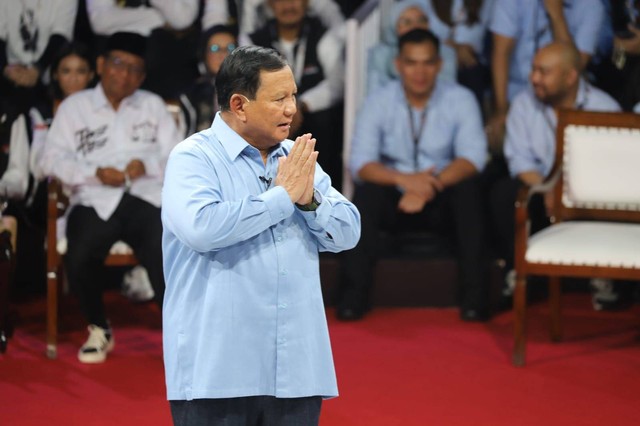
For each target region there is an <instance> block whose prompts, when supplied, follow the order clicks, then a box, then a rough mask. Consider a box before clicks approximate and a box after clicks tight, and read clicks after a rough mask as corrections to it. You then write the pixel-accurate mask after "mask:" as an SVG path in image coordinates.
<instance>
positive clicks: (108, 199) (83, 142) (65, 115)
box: [43, 32, 180, 363]
mask: <svg viewBox="0 0 640 426" xmlns="http://www.w3.org/2000/svg"><path fill="white" fill-rule="evenodd" d="M145 45H146V40H145V38H144V37H143V36H141V35H139V34H134V33H126V32H118V33H115V34H113V35H112V36H110V37H109V38H108V40H107V45H106V50H105V52H104V54H103V55H101V56H99V57H98V61H97V72H98V75H99V76H100V83H99V84H98V85H97V86H96V87H95V88H94V89H91V90H85V91H82V92H80V93H76V94H74V95H72V96H70V97H69V98H67V99H65V100H64V101H63V102H62V104H60V107H59V108H58V111H57V113H56V116H55V119H54V121H53V123H52V125H51V128H50V130H49V134H48V136H47V141H46V143H45V151H44V159H43V170H44V172H45V173H46V174H47V175H53V176H55V177H57V178H58V179H60V180H61V181H62V182H63V184H65V185H67V186H69V187H71V189H72V192H71V197H70V204H71V211H70V213H69V216H68V219H67V240H68V250H67V255H66V256H65V271H66V273H67V277H68V280H69V284H70V286H71V288H72V289H73V290H74V291H75V292H76V293H77V295H78V298H79V302H80V306H81V308H82V310H83V313H84V315H85V317H86V319H87V321H88V323H89V324H90V325H89V327H88V329H89V338H88V340H87V341H86V343H85V344H84V345H83V346H82V347H81V348H80V350H79V352H78V359H79V360H80V361H81V362H85V363H96V362H103V361H104V360H105V359H106V356H107V352H109V351H111V350H112V349H113V347H114V342H115V341H114V337H113V333H112V330H111V327H110V324H109V321H108V319H107V316H106V312H105V307H104V302H103V300H102V290H103V289H102V284H103V283H102V281H101V280H100V277H101V274H100V272H99V271H101V270H102V268H103V267H104V266H103V262H104V259H105V257H106V256H107V255H108V253H109V250H110V248H111V246H112V245H113V244H114V243H115V242H116V241H118V240H122V241H124V242H126V243H128V244H129V245H130V246H131V247H132V248H133V250H134V251H135V253H136V256H137V257H138V259H139V260H140V263H141V264H142V265H143V266H144V267H145V268H146V269H147V271H148V274H149V278H150V281H151V283H152V285H153V289H154V292H155V300H156V302H157V303H158V305H161V304H162V300H163V294H164V278H163V274H162V249H161V238H162V224H161V222H160V208H159V206H160V198H161V195H160V192H161V187H162V179H163V169H164V164H165V161H166V158H167V157H168V155H169V151H170V150H171V149H172V148H173V146H174V145H175V144H176V143H177V142H178V141H179V139H180V135H179V134H178V132H177V129H176V127H175V123H174V120H173V119H172V118H171V116H170V115H169V113H168V112H167V109H166V107H165V104H164V102H163V101H162V99H160V98H159V97H157V96H156V95H153V94H151V93H149V92H146V91H143V90H139V87H140V85H141V84H142V81H143V80H144V77H145V68H144V56H145Z"/></svg>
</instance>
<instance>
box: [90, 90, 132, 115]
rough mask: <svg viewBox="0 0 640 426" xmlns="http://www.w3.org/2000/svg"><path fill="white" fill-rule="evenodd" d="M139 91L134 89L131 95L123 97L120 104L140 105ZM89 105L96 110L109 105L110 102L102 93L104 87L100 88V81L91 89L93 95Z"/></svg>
mask: <svg viewBox="0 0 640 426" xmlns="http://www.w3.org/2000/svg"><path fill="white" fill-rule="evenodd" d="M139 93H140V91H139V90H136V91H135V92H133V94H132V95H131V96H128V97H126V98H124V99H123V100H122V101H121V102H120V105H130V106H132V107H134V108H138V107H140V94H139ZM91 105H92V106H93V108H94V109H96V110H98V109H100V108H104V107H110V108H112V107H111V103H110V102H109V100H108V99H107V96H106V95H105V94H104V89H103V88H102V83H98V84H97V85H96V87H95V89H94V90H93V95H92V96H91Z"/></svg>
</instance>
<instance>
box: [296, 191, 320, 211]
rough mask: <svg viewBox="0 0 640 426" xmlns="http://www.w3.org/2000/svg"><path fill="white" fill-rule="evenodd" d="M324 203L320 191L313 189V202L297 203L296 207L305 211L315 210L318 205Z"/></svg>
mask: <svg viewBox="0 0 640 426" xmlns="http://www.w3.org/2000/svg"><path fill="white" fill-rule="evenodd" d="M321 203H322V197H321V196H320V194H319V193H318V191H316V190H315V188H314V189H313V197H312V198H311V202H310V203H309V204H305V205H300V204H298V203H296V207H297V208H299V209H300V210H302V211H303V212H313V211H315V210H316V209H317V208H318V206H319V205H320V204H321Z"/></svg>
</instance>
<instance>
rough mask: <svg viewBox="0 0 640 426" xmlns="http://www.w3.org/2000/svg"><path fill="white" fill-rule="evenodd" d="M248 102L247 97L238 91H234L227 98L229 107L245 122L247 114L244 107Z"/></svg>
mask: <svg viewBox="0 0 640 426" xmlns="http://www.w3.org/2000/svg"><path fill="white" fill-rule="evenodd" d="M248 103H249V100H248V99H247V98H245V97H244V96H242V95H240V94H238V93H234V94H233V95H231V98H230V99H229V109H230V110H231V112H232V113H233V114H234V115H235V116H236V117H238V118H239V119H240V120H242V121H243V122H246V121H247V114H246V111H245V108H246V106H247V105H248Z"/></svg>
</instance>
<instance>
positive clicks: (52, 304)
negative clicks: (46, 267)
mask: <svg viewBox="0 0 640 426" xmlns="http://www.w3.org/2000/svg"><path fill="white" fill-rule="evenodd" d="M47 357H48V358H50V359H56V358H57V357H58V271H55V270H53V271H51V270H50V271H48V272H47Z"/></svg>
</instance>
